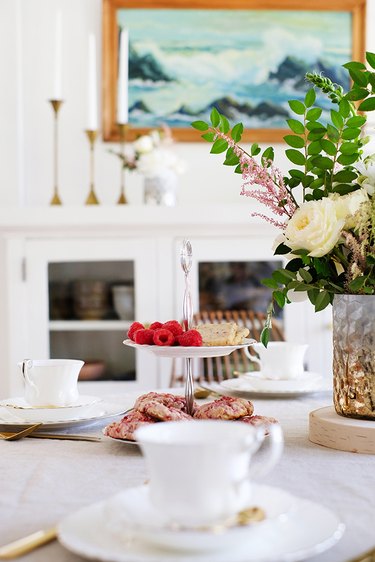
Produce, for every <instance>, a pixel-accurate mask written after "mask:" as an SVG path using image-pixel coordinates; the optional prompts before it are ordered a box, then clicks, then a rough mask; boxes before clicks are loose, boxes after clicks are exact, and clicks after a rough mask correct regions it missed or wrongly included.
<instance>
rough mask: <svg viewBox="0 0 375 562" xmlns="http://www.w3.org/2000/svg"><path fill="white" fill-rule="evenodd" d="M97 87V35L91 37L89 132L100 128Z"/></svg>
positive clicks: (88, 106)
mask: <svg viewBox="0 0 375 562" xmlns="http://www.w3.org/2000/svg"><path fill="white" fill-rule="evenodd" d="M96 88H97V85H96V41H95V35H94V34H92V33H90V35H89V62H88V91H87V95H88V99H87V101H88V103H87V110H88V115H87V117H88V123H87V129H88V130H89V131H96V130H97V128H98V99H97V90H96Z"/></svg>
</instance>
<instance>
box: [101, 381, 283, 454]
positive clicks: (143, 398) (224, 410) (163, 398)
mask: <svg viewBox="0 0 375 562" xmlns="http://www.w3.org/2000/svg"><path fill="white" fill-rule="evenodd" d="M194 419H195V420H197V419H201V420H205V419H207V420H215V419H216V420H227V421H233V422H242V423H247V424H249V425H253V426H260V425H261V426H262V427H263V428H264V430H265V433H266V435H267V433H268V430H269V426H270V425H272V424H275V423H278V421H277V420H276V419H275V418H271V417H266V416H261V415H259V414H255V412H254V404H253V403H252V402H250V400H246V399H244V398H236V397H231V396H221V397H220V398H218V399H217V400H213V401H209V402H206V403H204V404H201V405H198V404H197V403H196V402H194V403H193V413H192V414H188V413H187V405H186V399H185V397H183V396H179V395H176V394H172V393H169V392H154V391H152V392H147V393H146V394H141V395H140V396H139V397H138V398H137V399H136V401H135V403H134V406H133V408H131V409H130V410H128V411H127V412H126V413H125V415H124V416H123V417H122V418H121V419H120V420H116V421H113V422H112V423H110V424H109V425H107V426H106V427H105V428H104V429H103V434H104V435H105V436H106V437H108V438H110V439H112V440H114V441H120V442H122V443H125V444H131V445H136V444H137V442H136V440H135V436H134V434H135V431H136V430H137V429H139V428H140V427H142V426H143V425H149V424H153V423H161V422H168V421H180V420H194Z"/></svg>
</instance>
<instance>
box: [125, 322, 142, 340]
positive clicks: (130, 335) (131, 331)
mask: <svg viewBox="0 0 375 562" xmlns="http://www.w3.org/2000/svg"><path fill="white" fill-rule="evenodd" d="M144 329H145V327H144V325H143V324H141V323H140V322H133V324H131V325H130V328H129V331H128V338H129V339H130V340H133V341H134V334H135V332H136V331H137V330H144Z"/></svg>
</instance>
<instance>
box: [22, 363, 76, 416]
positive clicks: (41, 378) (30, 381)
mask: <svg viewBox="0 0 375 562" xmlns="http://www.w3.org/2000/svg"><path fill="white" fill-rule="evenodd" d="M83 365H84V361H80V360H78V359H24V360H23V361H21V362H20V363H18V366H19V367H20V369H21V372H22V375H23V378H24V381H25V400H26V402H27V403H28V404H30V405H31V406H36V407H37V406H42V407H62V406H72V405H74V403H75V402H76V401H77V399H78V396H79V394H78V385H77V382H78V375H79V372H80V370H81V368H82V367H83Z"/></svg>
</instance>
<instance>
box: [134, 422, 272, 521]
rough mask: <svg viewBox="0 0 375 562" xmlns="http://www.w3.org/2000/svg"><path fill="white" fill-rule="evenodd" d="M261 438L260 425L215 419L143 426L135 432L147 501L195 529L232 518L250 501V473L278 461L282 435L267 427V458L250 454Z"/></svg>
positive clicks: (269, 466) (174, 519) (251, 475)
mask: <svg viewBox="0 0 375 562" xmlns="http://www.w3.org/2000/svg"><path fill="white" fill-rule="evenodd" d="M264 436H265V431H264V428H263V427H257V428H256V427H253V426H249V425H247V424H245V423H240V422H233V421H219V420H195V421H178V422H167V423H163V424H159V423H158V424H154V425H147V426H143V427H141V428H139V429H138V430H137V431H136V432H135V437H136V440H137V442H138V443H139V444H140V446H141V449H142V452H143V453H144V455H145V457H146V463H147V466H148V471H149V474H150V499H151V502H152V503H153V505H154V506H155V507H156V508H157V509H158V510H159V511H160V512H161V513H163V514H164V515H166V516H167V517H168V518H169V519H170V520H171V522H173V523H177V524H180V525H183V526H188V527H196V526H201V525H211V524H215V523H217V522H219V521H222V520H224V519H226V518H227V517H230V516H233V515H235V514H236V513H238V511H240V510H241V509H244V508H245V507H248V506H249V505H250V502H251V493H252V477H253V476H254V475H255V473H256V475H260V474H262V475H263V474H265V473H267V472H268V471H269V470H270V469H271V468H272V467H273V466H274V464H275V463H276V462H277V461H278V459H279V457H280V455H281V452H282V448H283V436H282V431H281V428H280V426H279V425H278V424H273V425H272V427H271V428H270V436H269V437H268V438H267V453H268V455H267V458H263V455H262V463H259V462H257V463H256V466H253V463H252V458H253V457H254V455H255V454H256V452H257V451H258V450H259V448H260V445H261V444H262V442H263V440H264Z"/></svg>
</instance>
